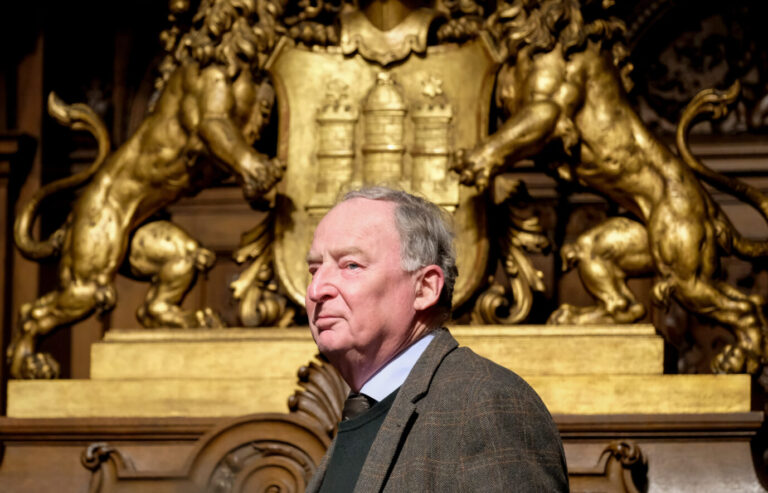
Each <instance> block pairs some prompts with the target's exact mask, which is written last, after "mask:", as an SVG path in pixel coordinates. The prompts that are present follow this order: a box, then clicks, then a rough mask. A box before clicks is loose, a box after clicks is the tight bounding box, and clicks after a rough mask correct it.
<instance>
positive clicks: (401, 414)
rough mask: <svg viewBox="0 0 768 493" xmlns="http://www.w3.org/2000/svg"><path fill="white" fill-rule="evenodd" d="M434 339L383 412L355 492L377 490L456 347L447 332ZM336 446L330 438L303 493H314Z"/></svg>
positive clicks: (455, 343)
mask: <svg viewBox="0 0 768 493" xmlns="http://www.w3.org/2000/svg"><path fill="white" fill-rule="evenodd" d="M434 334H435V338H434V339H433V340H432V342H431V343H430V344H429V346H428V347H427V349H426V350H425V351H424V353H423V354H422V355H421V357H420V358H419V360H418V361H417V362H416V365H415V366H414V367H413V369H412V370H411V373H410V374H409V375H408V378H406V380H405V383H403V385H402V387H400V391H399V392H398V393H397V397H395V402H394V403H393V404H392V408H391V409H390V410H389V413H387V417H386V418H384V423H382V425H381V428H380V429H379V433H378V435H376V439H375V440H374V442H373V444H372V445H371V450H370V452H368V458H367V459H366V460H365V463H364V464H363V468H362V469H361V470H360V477H359V478H358V480H357V484H356V485H355V490H354V491H355V493H368V492H372V491H381V488H382V486H383V485H384V481H385V480H386V479H387V477H388V475H389V472H390V470H391V468H392V465H393V461H394V460H395V453H396V452H397V450H398V448H399V446H400V444H401V443H402V441H403V440H404V439H405V432H406V430H407V429H408V428H409V424H410V421H411V420H412V419H413V418H414V417H415V413H416V408H417V403H418V401H419V400H420V399H421V398H422V397H424V396H425V395H426V394H427V392H428V391H429V386H430V385H431V383H432V377H434V375H435V372H436V371H437V368H438V367H439V366H440V363H441V362H442V361H443V358H445V357H446V356H447V355H448V353H450V352H451V351H453V350H454V349H456V348H457V347H458V345H459V343H458V342H456V339H454V338H453V336H452V335H451V333H450V332H448V329H445V328H442V329H437V330H435V331H434ZM335 446H336V439H335V438H334V439H333V441H332V442H331V445H330V446H329V447H328V451H327V452H326V454H325V456H324V457H323V459H322V461H320V464H319V465H318V467H317V472H316V473H315V475H314V476H313V477H312V480H311V481H310V483H309V484H308V485H307V490H306V491H307V493H316V492H317V491H318V490H319V489H320V485H321V484H322V480H323V477H324V476H325V471H326V468H327V466H328V460H329V458H330V457H331V455H332V454H333V450H334V448H335Z"/></svg>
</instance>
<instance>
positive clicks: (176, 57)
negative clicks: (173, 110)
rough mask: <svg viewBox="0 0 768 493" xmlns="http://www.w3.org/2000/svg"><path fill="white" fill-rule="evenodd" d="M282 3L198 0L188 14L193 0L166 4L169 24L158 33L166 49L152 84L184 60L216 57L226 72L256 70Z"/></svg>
mask: <svg viewBox="0 0 768 493" xmlns="http://www.w3.org/2000/svg"><path fill="white" fill-rule="evenodd" d="M172 2H173V0H172ZM284 4H285V2H284V0H201V1H199V6H198V8H197V11H196V12H195V14H194V16H192V17H191V19H188V20H187V19H185V16H188V15H189V13H190V12H191V11H192V10H193V5H191V4H190V3H188V2H187V3H184V4H183V5H184V6H183V8H179V7H178V6H176V5H174V4H172V5H171V12H172V14H171V16H170V20H171V21H172V22H174V25H173V26H172V27H171V28H170V29H168V30H166V31H164V32H163V33H162V34H161V36H160V39H161V41H163V43H164V48H165V51H166V53H167V55H166V56H165V59H164V60H163V62H162V63H161V64H160V68H159V71H160V76H159V77H158V79H157V81H156V82H155V86H156V88H157V89H158V90H159V89H162V87H163V86H164V85H165V82H166V81H167V80H168V78H169V77H170V76H171V74H172V73H173V72H174V70H176V68H177V67H179V66H180V65H183V64H185V63H189V62H195V63H198V64H200V66H201V67H205V66H207V65H210V64H212V63H216V64H218V65H220V66H221V67H223V68H224V71H225V72H226V74H227V76H228V77H230V78H234V77H236V76H237V75H238V74H239V73H240V72H241V71H242V70H251V71H253V72H254V73H258V72H259V71H260V70H261V69H262V68H263V66H264V63H265V62H266V60H267V59H268V57H269V54H270V52H271V51H272V49H273V48H274V45H275V42H276V40H277V37H278V34H279V32H278V31H279V30H280V26H279V24H278V22H277V19H278V18H279V17H280V16H281V15H282V12H283V9H284ZM185 9H186V10H185ZM185 21H186V22H185ZM185 24H187V25H186V26H185ZM182 26H185V27H186V29H185V32H182Z"/></svg>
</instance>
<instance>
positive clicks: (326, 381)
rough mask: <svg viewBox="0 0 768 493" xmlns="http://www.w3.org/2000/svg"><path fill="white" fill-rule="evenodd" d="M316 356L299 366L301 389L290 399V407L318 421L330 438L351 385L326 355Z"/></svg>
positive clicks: (297, 413) (300, 414)
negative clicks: (314, 358) (313, 359)
mask: <svg viewBox="0 0 768 493" xmlns="http://www.w3.org/2000/svg"><path fill="white" fill-rule="evenodd" d="M316 358H317V360H316V361H310V362H309V364H308V365H307V366H302V367H301V368H299V372H298V377H299V387H301V389H302V390H298V391H296V393H294V394H293V395H292V396H291V397H290V398H289V399H288V408H289V409H290V410H291V412H292V413H295V414H296V415H298V416H307V417H309V418H310V419H312V420H315V421H316V422H317V423H318V424H319V425H320V427H321V428H322V429H323V430H324V431H325V432H326V433H327V434H328V436H329V437H333V436H334V435H335V434H336V424H337V423H338V422H339V421H340V420H341V410H342V408H343V407H344V399H346V397H347V394H349V386H348V385H347V384H346V382H344V380H343V379H342V378H341V375H340V374H339V372H338V371H336V369H335V368H334V367H332V366H331V365H330V364H328V361H327V360H326V359H325V357H323V356H322V355H319V354H318V355H317V356H316Z"/></svg>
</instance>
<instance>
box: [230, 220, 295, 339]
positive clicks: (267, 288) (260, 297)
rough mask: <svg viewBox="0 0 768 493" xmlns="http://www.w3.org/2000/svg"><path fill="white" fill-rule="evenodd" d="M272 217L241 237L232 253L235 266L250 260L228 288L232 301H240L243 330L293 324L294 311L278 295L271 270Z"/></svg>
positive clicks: (285, 300) (272, 270)
mask: <svg viewBox="0 0 768 493" xmlns="http://www.w3.org/2000/svg"><path fill="white" fill-rule="evenodd" d="M273 242H274V216H273V214H271V213H270V214H269V216H268V217H267V218H266V219H265V220H264V221H262V222H261V223H259V224H258V225H257V226H256V227H255V228H253V229H251V230H250V231H247V232H245V233H244V234H243V237H242V240H241V242H240V243H241V245H242V246H241V247H240V249H239V250H237V251H236V252H235V254H234V258H235V262H237V263H238V264H242V263H245V262H246V261H249V260H250V261H251V264H250V265H249V266H248V267H247V268H246V269H245V270H244V271H243V272H242V273H241V274H240V277H238V279H237V280H236V281H234V282H232V284H230V288H231V289H232V291H233V295H232V296H233V298H234V299H236V300H238V301H240V309H239V315H240V321H241V322H242V324H243V325H244V326H245V327H259V326H278V327H285V326H287V325H289V324H290V323H291V322H292V321H293V316H294V314H295V310H294V308H292V307H291V306H289V305H288V300H287V299H286V298H285V296H282V295H281V294H280V293H279V292H278V286H277V282H276V281H275V274H274V269H273V268H272V261H273V250H272V243H273Z"/></svg>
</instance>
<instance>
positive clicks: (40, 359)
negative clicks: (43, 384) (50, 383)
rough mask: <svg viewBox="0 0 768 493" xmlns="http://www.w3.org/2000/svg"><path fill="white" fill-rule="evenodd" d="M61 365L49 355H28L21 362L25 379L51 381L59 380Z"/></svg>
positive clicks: (21, 374) (21, 373) (22, 374)
mask: <svg viewBox="0 0 768 493" xmlns="http://www.w3.org/2000/svg"><path fill="white" fill-rule="evenodd" d="M59 373H60V367H59V363H58V362H57V361H56V360H55V359H53V356H51V355H50V354H49V353H34V354H28V355H27V356H25V357H24V358H23V359H22V361H21V368H20V377H21V378H23V379H36V380H51V379H54V378H59Z"/></svg>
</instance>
